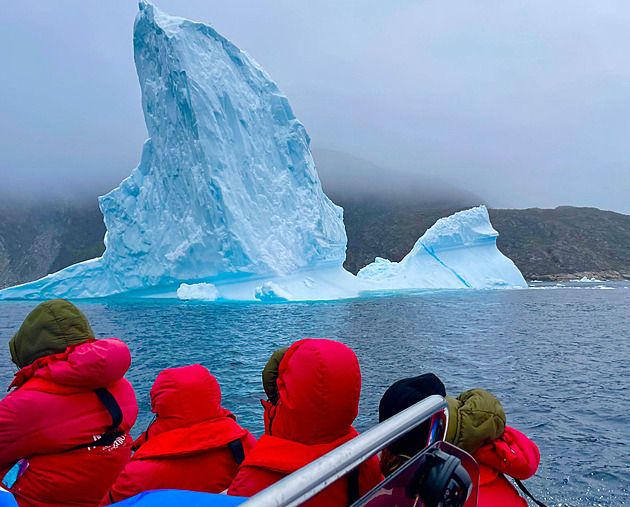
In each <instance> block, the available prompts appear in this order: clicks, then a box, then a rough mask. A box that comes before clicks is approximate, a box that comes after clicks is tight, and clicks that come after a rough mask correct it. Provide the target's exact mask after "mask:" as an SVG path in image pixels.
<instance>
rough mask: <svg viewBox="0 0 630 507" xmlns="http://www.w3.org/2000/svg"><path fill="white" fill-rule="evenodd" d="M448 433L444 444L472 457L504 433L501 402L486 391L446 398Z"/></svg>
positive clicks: (475, 391) (472, 390)
mask: <svg viewBox="0 0 630 507" xmlns="http://www.w3.org/2000/svg"><path fill="white" fill-rule="evenodd" d="M446 402H447V403H448V430H447V432H446V437H445V440H446V441H447V442H450V443H451V444H453V445H455V446H457V447H459V448H460V449H463V450H464V451H466V452H469V453H471V454H473V453H474V452H475V451H476V450H477V449H479V448H480V447H481V446H482V445H485V444H488V443H490V442H492V441H494V440H496V439H497V438H499V437H500V436H501V435H503V432H504V431H505V423H506V419H505V412H504V411H503V407H502V406H501V402H500V401H499V400H498V399H497V398H496V397H495V396H494V395H493V394H492V393H491V392H489V391H485V390H484V389H471V390H470V391H466V392H463V393H462V394H460V395H459V396H458V397H457V398H452V397H451V396H446Z"/></svg>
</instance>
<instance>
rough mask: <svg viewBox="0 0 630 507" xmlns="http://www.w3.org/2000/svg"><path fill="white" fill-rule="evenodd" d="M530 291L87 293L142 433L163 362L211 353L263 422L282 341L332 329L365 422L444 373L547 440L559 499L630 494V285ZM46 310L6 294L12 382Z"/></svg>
mask: <svg viewBox="0 0 630 507" xmlns="http://www.w3.org/2000/svg"><path fill="white" fill-rule="evenodd" d="M533 285H534V288H532V289H525V290H494V291H487V290H486V291H475V290H462V291H454V290H450V291H448V290H446V291H445V290H441V291H436V290H432V291H417V292H413V293H407V294H399V295H397V296H394V297H391V296H390V297H381V298H372V299H354V300H348V301H337V302H328V303H293V304H266V305H265V304H222V303H219V304H216V303H215V304H200V303H179V302H156V301H136V302H122V301H116V300H114V299H110V300H101V301H90V302H88V301H78V302H77V304H78V305H79V307H80V308H81V309H82V310H83V311H84V312H85V313H86V315H87V316H88V318H89V320H90V322H91V324H92V327H93V329H94V331H95V333H96V335H97V337H98V338H105V337H109V336H117V337H119V338H121V339H123V340H124V341H125V342H126V343H127V344H128V345H129V347H130V349H131V352H132V358H133V364H132V367H131V370H130V372H129V374H128V375H127V377H128V378H129V380H130V381H131V382H132V384H133V385H134V387H135V389H136V394H137V397H138V403H139V406H140V414H139V417H138V422H137V424H136V426H135V427H134V429H133V434H134V436H137V435H138V434H139V433H140V432H141V431H142V430H143V429H144V428H145V427H146V425H147V424H148V423H149V421H150V419H151V413H150V402H149V389H150V387H151V384H152V382H153V381H154V380H155V377H156V376H157V373H158V372H159V371H160V370H162V369H163V368H167V367H174V366H182V365H185V364H191V363H195V362H198V363H200V364H203V365H204V366H206V367H208V368H209V369H210V371H211V372H212V373H213V374H214V375H215V376H216V377H217V379H218V380H219V382H220V384H221V386H222V390H223V395H224V398H223V399H224V404H225V406H226V407H227V408H228V409H230V410H232V411H233V412H234V413H235V414H236V415H237V416H238V418H239V421H240V422H241V423H242V424H244V425H245V426H247V427H248V428H249V429H251V430H252V431H253V432H254V433H256V434H257V435H260V434H261V433H262V430H263V424H262V408H261V406H260V401H259V400H260V398H261V397H262V396H263V391H262V386H261V377H260V375H261V371H262V368H263V366H264V364H265V362H266V360H267V359H268V357H269V355H270V354H271V353H272V352H273V351H274V350H275V349H277V348H280V347H283V346H287V345H288V344H290V343H291V342H293V341H295V340H299V339H301V338H332V339H336V340H340V341H342V342H344V343H346V344H347V345H349V346H350V347H351V348H352V349H353V350H355V352H356V353H357V355H358V357H359V362H360V364H361V370H362V375H363V387H362V396H361V404H360V410H359V417H358V419H357V421H356V425H357V428H358V429H359V430H365V429H366V428H368V427H370V426H371V425H373V424H376V423H377V421H378V401H379V399H380V397H381V395H382V394H383V392H384V391H385V389H386V388H387V387H388V386H389V385H391V384H392V383H393V382H394V381H396V380H398V379H400V378H404V377H408V376H413V375H418V374H420V373H424V372H428V371H431V372H433V373H435V374H437V375H438V376H439V377H440V378H441V379H442V380H443V382H444V383H445V385H446V389H447V393H448V394H451V395H457V394H459V393H460V392H462V391H464V390H467V389H470V388H474V387H481V388H485V389H488V390H490V391H492V392H493V393H494V394H495V395H496V396H497V397H498V398H499V399H500V400H501V402H502V403H503V406H504V408H505V411H506V414H507V419H508V424H509V425H512V426H514V427H515V428H517V429H519V430H521V431H523V432H524V433H526V434H527V435H528V436H529V437H530V438H532V439H533V440H534V441H535V442H536V443H537V444H538V446H539V448H540V451H541V456H542V457H541V465H540V468H539V470H538V473H537V474H536V476H535V477H534V478H532V479H530V480H528V481H526V485H527V487H528V489H530V490H531V491H532V492H533V493H534V495H535V496H536V497H538V498H540V499H541V500H543V501H544V502H545V503H546V504H547V505H549V506H550V507H551V506H559V505H562V506H576V507H578V506H585V505H593V506H595V505H602V506H610V507H613V506H619V505H624V504H627V503H628V502H629V501H630V493H629V491H630V477H628V473H627V471H628V465H629V463H630V434H629V433H628V431H627V428H628V427H629V425H630V416H629V415H628V410H627V408H628V407H627V403H625V402H624V401H623V400H625V397H626V393H627V392H628V390H629V389H630V366H629V365H630V345H629V344H630V342H629V341H628V329H630V314H628V311H627V308H628V307H629V306H630V284H629V283H627V282H622V283H612V282H611V283H604V284H602V283H594V284H580V283H567V284H564V285H563V286H556V285H554V284H533ZM34 306H35V303H29V302H2V303H0V351H4V352H0V385H8V384H9V382H10V381H11V378H12V376H13V373H14V371H15V368H14V367H13V366H12V365H11V363H10V358H9V353H8V347H7V343H8V340H9V339H10V337H11V336H12V335H13V333H14V332H15V331H16V330H17V329H18V327H19V325H20V324H21V322H22V320H23V319H24V317H25V316H26V315H27V313H28V312H29V311H30V310H31V309H32V308H33V307H34Z"/></svg>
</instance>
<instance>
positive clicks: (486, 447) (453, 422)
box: [446, 389, 540, 507]
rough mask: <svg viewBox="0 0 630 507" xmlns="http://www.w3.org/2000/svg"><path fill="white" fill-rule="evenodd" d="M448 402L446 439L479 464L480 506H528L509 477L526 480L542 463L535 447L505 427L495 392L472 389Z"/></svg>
mask: <svg viewBox="0 0 630 507" xmlns="http://www.w3.org/2000/svg"><path fill="white" fill-rule="evenodd" d="M446 399H447V401H448V404H449V423H448V431H447V435H446V440H447V441H448V442H451V443H452V444H454V445H456V446H457V447H460V448H461V449H463V450H465V451H466V452H469V453H470V454H472V456H473V458H475V460H476V461H477V463H478V464H479V474H480V475H479V490H478V499H477V505H478V507H491V506H494V505H501V506H505V507H521V506H523V507H526V506H527V505H528V504H527V501H526V500H525V499H524V498H523V497H522V496H520V495H519V493H518V491H517V490H516V488H515V487H514V486H513V485H512V483H511V482H510V481H509V480H508V479H507V478H506V475H509V476H510V477H513V478H514V479H519V480H525V479H529V478H530V477H531V476H532V475H534V474H535V473H536V469H537V468H538V464H539V462H540V453H539V451H538V447H537V446H536V444H535V443H534V442H532V441H531V440H530V439H529V438H527V437H526V436H525V435H524V434H523V433H521V432H519V431H517V430H515V429H514V428H510V427H509V426H507V425H506V417H505V412H504V411H503V407H502V406H501V403H500V402H499V400H497V399H496V397H495V396H494V395H492V393H490V392H488V391H485V390H483V389H471V390H470V391H466V392H464V393H462V394H460V395H459V396H458V397H457V398H451V397H450V396H447V398H446Z"/></svg>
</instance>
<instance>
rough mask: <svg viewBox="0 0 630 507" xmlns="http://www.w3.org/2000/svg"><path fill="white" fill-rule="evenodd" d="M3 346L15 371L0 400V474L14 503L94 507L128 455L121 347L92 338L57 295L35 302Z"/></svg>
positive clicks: (126, 361) (125, 352)
mask: <svg viewBox="0 0 630 507" xmlns="http://www.w3.org/2000/svg"><path fill="white" fill-rule="evenodd" d="M9 348H10V351H11V359H12V360H13V362H14V363H15V364H16V365H17V366H18V367H19V368H20V370H19V371H18V372H17V373H16V375H15V379H14V380H13V383H12V384H11V385H10V387H9V388H10V389H11V388H13V389H14V390H13V391H12V392H10V393H9V394H8V395H7V396H6V397H5V398H4V399H3V400H2V401H0V478H2V477H4V478H5V479H4V483H5V484H7V482H11V483H12V484H11V487H10V491H11V492H12V493H13V494H14V495H15V498H16V500H17V502H18V504H19V505H20V506H21V507H27V506H28V507H50V506H53V505H55V506H77V505H82V506H97V505H98V504H99V502H100V500H101V498H102V497H103V495H104V494H105V493H107V490H108V489H109V487H110V486H111V485H112V483H113V482H114V480H115V479H116V477H117V476H118V474H119V473H120V471H121V470H122V468H123V467H124V466H125V463H127V461H128V460H129V457H130V456H131V445H132V439H131V436H130V435H129V429H130V428H131V427H132V426H133V424H134V422H135V420H136V416H137V415H138V406H137V404H136V398H135V394H134V391H133V388H132V387H131V384H130V383H129V382H128V381H127V380H125V379H124V378H123V376H124V375H125V373H126V372H127V370H128V368H129V366H130V364H131V355H130V354H129V349H128V348H127V346H126V345H125V344H124V343H123V342H121V341H120V340H117V339H116V338H109V339H106V340H96V339H94V333H93V332H92V329H91V327H90V324H89V323H88V320H87V318H86V317H85V315H84V314H83V313H82V312H81V311H80V310H79V309H78V308H77V307H76V306H74V305H73V304H72V303H70V302H68V301H65V300H63V299H53V300H51V301H46V302H44V303H42V304H40V305H39V306H37V307H36V308H35V309H34V310H33V311H32V312H31V313H30V314H29V315H28V316H27V317H26V320H25V321H24V323H23V324H22V326H21V327H20V329H19V331H18V332H17V333H16V334H15V336H13V338H12V339H11V341H10V342H9ZM18 462H19V463H18ZM16 463H18V464H17V465H16ZM18 468H19V470H20V474H19V475H18V476H17V480H15V479H16V475H15V474H13V473H11V474H8V475H7V472H8V471H9V470H11V472H13V471H15V470H17V469H18ZM10 476H11V477H12V479H11V480H10V481H9V479H8V477H10ZM7 485H8V484H7Z"/></svg>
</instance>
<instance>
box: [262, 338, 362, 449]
mask: <svg viewBox="0 0 630 507" xmlns="http://www.w3.org/2000/svg"><path fill="white" fill-rule="evenodd" d="M276 383H277V387H278V401H277V403H276V404H275V405H272V404H267V405H266V406H267V413H266V419H267V420H268V421H269V422H268V424H266V425H265V426H266V432H267V433H268V434H271V435H273V436H275V437H279V438H284V439H287V440H292V441H295V442H300V443H302V444H307V445H315V444H325V443H329V442H333V441H335V440H337V439H339V438H343V437H344V436H346V435H348V434H349V433H351V432H353V430H352V422H353V421H354V419H355V418H356V416H357V413H358V410H359V396H360V394H361V370H360V368H359V361H358V359H357V356H356V355H355V353H354V352H353V351H352V350H351V349H350V348H348V347H347V346H346V345H344V344H343V343H339V342H336V341H332V340H322V339H306V340H300V341H298V342H295V343H294V344H293V345H292V346H291V347H289V349H288V350H287V352H286V353H285V354H284V356H283V357H282V360H281V362H280V365H279V367H278V379H277V381H276Z"/></svg>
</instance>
